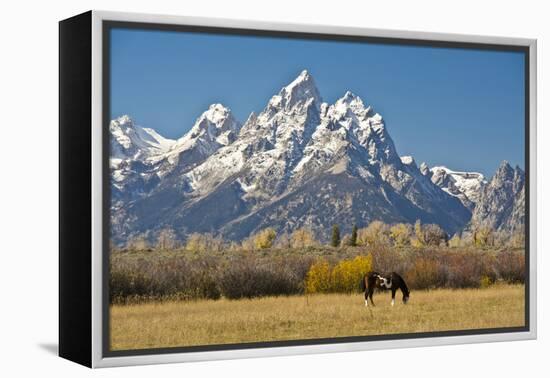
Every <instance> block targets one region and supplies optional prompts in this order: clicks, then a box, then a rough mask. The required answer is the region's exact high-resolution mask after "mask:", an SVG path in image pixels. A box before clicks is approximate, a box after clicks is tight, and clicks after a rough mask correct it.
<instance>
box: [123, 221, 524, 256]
mask: <svg viewBox="0 0 550 378" xmlns="http://www.w3.org/2000/svg"><path fill="white" fill-rule="evenodd" d="M327 239H328V240H329V245H330V246H331V247H333V248H340V247H356V246H371V247H372V246H376V245H387V246H395V247H406V246H413V247H424V246H449V247H466V246H476V247H499V246H508V247H514V248H521V247H523V246H524V243H525V236H524V233H523V230H519V231H517V232H514V233H512V234H511V235H510V233H505V232H496V231H494V230H492V229H490V228H488V227H477V228H475V229H473V230H472V231H471V232H468V233H464V234H462V235H459V234H455V235H454V236H453V237H452V238H449V235H448V234H447V233H446V232H445V231H444V230H443V229H442V228H441V227H440V226H438V225H436V224H422V223H421V222H420V221H419V220H417V221H416V223H415V224H414V225H411V224H407V223H396V224H392V225H390V224H386V223H384V222H382V221H379V220H375V221H373V222H371V223H369V224H368V226H366V227H363V228H358V227H357V225H355V224H353V225H352V228H351V233H350V234H346V235H342V234H341V231H340V226H339V225H338V224H335V225H333V226H332V229H331V234H330V236H329V237H328V238H327ZM321 245H322V243H321V242H319V241H318V240H317V239H316V237H315V234H314V233H313V232H312V231H311V230H310V229H308V228H306V227H303V228H299V229H297V230H295V231H294V232H292V233H290V234H289V233H281V234H277V232H276V230H275V229H274V228H271V227H269V228H265V229H263V230H260V231H259V232H257V233H256V234H254V235H251V236H250V237H248V238H246V239H245V240H243V241H242V242H240V243H238V242H233V241H231V242H227V241H225V240H223V238H222V237H221V236H216V235H214V234H212V233H192V234H190V235H189V236H188V237H187V240H186V242H185V243H183V244H181V243H179V242H178V240H177V237H176V233H175V232H174V231H173V230H171V229H164V230H161V231H160V232H159V233H158V237H157V240H156V243H154V244H153V245H151V244H149V242H148V239H147V238H146V237H145V236H144V235H139V236H136V237H134V238H132V239H131V240H130V241H129V242H128V243H127V245H126V249H129V250H146V249H158V250H171V249H185V250H188V251H191V252H203V251H214V252H216V251H222V250H229V251H235V250H264V249H270V248H280V249H299V248H309V247H319V246H321Z"/></svg>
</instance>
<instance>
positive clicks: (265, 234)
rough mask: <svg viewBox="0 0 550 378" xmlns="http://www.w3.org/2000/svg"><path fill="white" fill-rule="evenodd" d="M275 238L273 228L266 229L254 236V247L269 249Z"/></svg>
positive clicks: (275, 234)
mask: <svg viewBox="0 0 550 378" xmlns="http://www.w3.org/2000/svg"><path fill="white" fill-rule="evenodd" d="M276 237H277V233H276V232H275V230H274V229H273V228H266V229H265V230H262V231H260V232H258V233H257V234H256V235H255V236H254V247H256V248H257V249H266V248H271V247H272V246H273V242H274V241H275V238H276Z"/></svg>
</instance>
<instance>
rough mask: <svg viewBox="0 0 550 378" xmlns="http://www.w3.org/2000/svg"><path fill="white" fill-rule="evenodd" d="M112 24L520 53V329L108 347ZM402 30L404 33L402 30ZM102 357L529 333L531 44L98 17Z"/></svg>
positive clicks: (187, 30) (148, 28)
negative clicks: (522, 261) (522, 241)
mask: <svg viewBox="0 0 550 378" xmlns="http://www.w3.org/2000/svg"><path fill="white" fill-rule="evenodd" d="M115 28H121V29H130V30H149V31H169V32H187V33H202V34H214V35H224V34H225V35H235V36H243V37H246V36H249V37H268V38H283V39H284V38H286V39H302V40H325V41H342V42H355V43H369V44H382V45H401V46H403V45H405V46H415V47H432V48H433V47H436V48H452V49H472V50H482V51H503V52H519V53H523V55H524V90H525V94H524V99H525V106H524V114H525V125H524V127H525V325H524V326H523V327H505V328H484V329H468V330H455V331H436V332H419V333H401V334H388V335H369V336H345V337H335V338H318V339H303V340H281V341H266V342H245V343H234V344H213V345H197V346H182V347H164V348H150V349H131V350H116V351H112V350H110V348H109V346H110V304H109V276H110V247H109V239H110V230H111V225H110V203H111V198H110V194H111V193H110V168H109V159H110V138H109V133H108V132H107V130H109V123H110V110H111V108H110V102H111V99H110V95H111V71H110V59H111V55H110V52H111V43H110V42H111V30H112V29H115ZM403 33H406V32H403ZM101 38H102V155H103V156H102V172H103V174H102V176H103V177H102V195H103V197H102V198H103V203H102V206H103V209H102V217H103V219H102V226H103V234H102V238H103V240H102V249H103V261H102V270H103V277H102V315H101V316H102V325H103V326H102V330H101V332H102V346H101V350H102V356H103V357H123V356H142V355H155V354H173V353H191V352H207V351H224V350H236V349H257V348H276V347H292V346H307V345H320V344H325V345H326V344H342V343H352V342H365V341H384V340H404V339H420V338H427V337H449V336H470V335H487V334H498V333H513V332H528V331H529V330H530V311H531V308H530V298H529V293H530V255H531V251H530V248H529V246H530V243H529V240H530V232H529V231H530V219H529V215H530V212H529V208H530V207H529V206H530V198H529V197H530V175H529V173H530V172H529V171H530V154H529V152H530V148H529V144H530V55H529V53H530V48H529V46H520V45H508V44H498V43H480V42H451V41H441V40H430V39H413V38H396V37H369V36H358V35H341V34H326V33H313V32H290V31H272V30H257V29H245V28H229V27H212V26H196V25H180V24H160V23H147V22H132V21H115V20H104V21H102V35H101Z"/></svg>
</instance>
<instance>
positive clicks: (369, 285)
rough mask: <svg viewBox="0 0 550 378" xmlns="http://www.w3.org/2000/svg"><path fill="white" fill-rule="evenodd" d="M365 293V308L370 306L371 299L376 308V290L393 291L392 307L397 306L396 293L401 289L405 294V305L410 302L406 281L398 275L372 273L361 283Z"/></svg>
mask: <svg viewBox="0 0 550 378" xmlns="http://www.w3.org/2000/svg"><path fill="white" fill-rule="evenodd" d="M361 285H362V288H363V291H364V292H365V306H368V305H369V298H370V301H371V303H372V305H373V306H374V301H373V300H372V295H373V294H374V289H380V290H391V305H392V306H393V305H394V304H395V292H396V291H397V289H400V290H401V292H402V293H403V303H404V304H407V302H408V301H409V296H410V291H409V288H408V287H407V284H406V283H405V280H404V279H403V278H402V277H401V276H400V275H399V274H397V273H395V272H391V273H383V274H381V273H378V272H370V273H368V274H366V275H365V277H363V281H362V282H361Z"/></svg>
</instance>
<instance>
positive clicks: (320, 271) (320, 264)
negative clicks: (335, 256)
mask: <svg viewBox="0 0 550 378" xmlns="http://www.w3.org/2000/svg"><path fill="white" fill-rule="evenodd" d="M330 278H331V277H330V265H329V263H328V262H327V261H326V260H324V259H321V260H319V261H317V262H316V263H315V264H313V265H312V266H311V268H309V271H308V272H307V276H306V281H305V288H306V293H308V294H309V293H328V292H330V289H331V283H330Z"/></svg>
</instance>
